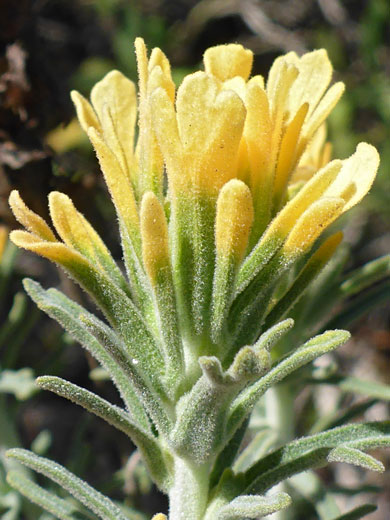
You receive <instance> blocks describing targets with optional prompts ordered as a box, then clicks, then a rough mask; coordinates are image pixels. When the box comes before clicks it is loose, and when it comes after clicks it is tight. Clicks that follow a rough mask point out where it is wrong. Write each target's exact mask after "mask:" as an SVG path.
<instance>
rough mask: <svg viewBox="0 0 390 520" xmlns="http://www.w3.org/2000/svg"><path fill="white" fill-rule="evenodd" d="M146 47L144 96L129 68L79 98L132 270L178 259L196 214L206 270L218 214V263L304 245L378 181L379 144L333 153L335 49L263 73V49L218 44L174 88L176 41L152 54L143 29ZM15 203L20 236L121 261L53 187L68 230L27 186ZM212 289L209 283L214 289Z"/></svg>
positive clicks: (43, 248)
mask: <svg viewBox="0 0 390 520" xmlns="http://www.w3.org/2000/svg"><path fill="white" fill-rule="evenodd" d="M135 47H136V56H137V61H138V72H139V87H138V102H137V94H136V87H135V85H134V83H133V82H132V81H130V80H129V79H127V78H126V77H125V76H123V74H121V73H120V72H119V71H112V72H110V73H109V74H107V75H106V76H105V77H104V78H103V79H102V80H101V81H100V82H99V83H98V84H97V85H96V86H95V87H94V88H93V90H92V92H91V101H88V100H87V99H85V98H84V97H83V96H81V95H80V94H79V93H77V92H73V93H72V99H73V101H74V103H75V106H76V110H77V115H78V118H79V121H80V124H81V126H82V128H83V129H84V130H85V132H87V134H88V136H89V138H90V140H91V142H92V145H93V147H94V148H95V151H96V154H97V157H98V159H99V162H100V165H101V169H102V171H103V174H104V177H105V180H106V183H107V186H108V189H109V191H110V194H111V196H112V199H113V202H114V204H115V207H116V210H117V214H118V219H119V225H120V230H121V238H122V242H124V243H125V244H126V251H127V253H125V256H126V254H127V257H131V258H133V259H134V265H135V267H134V269H133V271H132V273H133V274H134V272H137V273H138V272H143V275H144V276H146V277H147V278H148V279H149V282H150V283H151V285H152V286H153V285H154V284H156V279H157V277H158V270H159V269H160V268H161V266H163V265H166V266H168V268H172V269H175V268H176V267H177V262H176V264H175V255H176V258H179V255H182V256H183V254H184V253H185V251H184V249H185V248H184V246H183V243H184V242H183V243H179V242H180V240H181V239H182V238H183V237H185V239H186V240H187V242H188V244H189V245H190V247H191V243H192V242H191V241H192V237H191V229H192V228H191V226H193V228H194V236H195V238H194V244H195V245H194V248H193V251H194V252H193V256H192V257H190V255H189V256H188V258H191V261H192V262H193V264H194V265H195V270H196V266H197V256H196V255H199V254H201V253H202V251H203V246H202V244H201V243H200V242H201V241H202V232H203V230H204V229H206V230H207V226H210V220H211V225H212V226H213V227H214V244H213V247H212V248H210V247H209V246H210V244H209V245H208V246H207V247H206V250H207V251H209V253H208V255H209V256H208V257H207V258H209V259H210V258H211V260H212V261H213V262H214V261H218V258H219V257H221V256H223V257H230V258H233V257H234V258H235V259H236V261H237V263H241V262H244V263H245V262H246V260H248V258H252V261H253V258H255V259H256V254H259V253H258V252H259V251H261V252H264V251H266V250H270V248H271V249H272V247H274V248H276V249H278V250H280V251H281V253H282V254H283V255H285V256H291V257H294V258H295V257H297V258H298V257H299V256H301V255H303V254H305V253H307V252H308V250H309V249H310V248H311V247H312V246H313V243H314V242H315V241H316V240H317V239H318V237H319V236H320V235H321V234H322V233H323V231H324V230H325V229H326V228H327V227H329V225H330V224H331V223H332V222H334V220H335V219H337V217H338V216H340V215H341V214H342V213H344V212H345V211H347V210H349V209H350V208H352V207H353V206H354V205H355V204H357V203H358V202H359V201H360V200H361V199H362V197H364V195H365V194H366V193H367V192H368V191H369V189H370V187H371V185H372V182H373V180H374V177H375V175H376V171H377V168H378V164H379V158H378V154H377V151H376V150H375V148H374V147H373V146H371V145H369V144H366V143H361V144H360V145H358V147H357V149H356V151H355V153H354V154H353V155H352V156H351V157H350V158H349V159H346V160H337V159H336V160H333V161H330V154H331V147H330V145H329V144H328V143H326V128H325V121H326V118H327V117H328V115H329V114H330V112H331V111H332V110H333V108H334V107H335V105H336V103H337V102H338V100H339V99H340V97H341V95H342V93H343V91H344V85H343V84H342V83H340V82H338V83H335V84H333V85H332V86H330V84H331V80H332V72H333V70H332V65H331V63H330V61H329V59H328V56H327V53H326V51H325V50H323V49H321V50H316V51H313V52H310V53H307V54H304V55H303V56H301V57H299V56H298V55H297V54H296V53H294V52H290V53H288V54H286V55H284V56H281V57H279V58H278V59H277V60H276V61H275V62H274V64H273V66H272V68H271V70H270V72H269V75H268V78H267V80H264V78H262V77H261V76H256V75H255V76H253V77H250V73H251V69H252V62H253V53H252V51H250V50H248V49H245V48H244V47H242V46H241V45H238V44H229V45H220V46H216V47H212V48H210V49H208V50H207V51H206V52H205V55H204V70H200V71H197V72H195V73H193V74H189V75H187V76H186V77H185V78H184V80H183V81H182V83H181V85H180V86H179V87H178V89H177V91H175V86H174V83H173V80H172V76H171V69H170V64H169V61H168V59H167V57H166V56H165V55H164V53H163V52H162V51H161V50H160V49H153V51H152V52H151V54H150V57H149V58H148V54H147V50H146V47H145V44H144V42H143V40H142V39H139V38H138V39H137V40H136V42H135ZM137 104H138V108H137ZM137 114H138V115H137ZM137 121H138V126H139V131H138V140H137V142H135V135H136V133H137V132H136V129H135V125H136V124H137ZM165 177H166V178H165ZM10 204H11V207H12V209H13V211H14V213H15V216H16V218H17V219H18V220H19V222H20V223H21V224H22V225H23V226H24V227H25V228H26V230H27V231H26V232H22V231H16V232H14V233H12V234H11V238H12V240H13V241H14V242H15V243H16V244H17V245H19V246H21V247H24V248H26V249H30V250H32V251H34V252H36V253H38V254H41V255H42V256H46V257H47V258H50V259H51V260H53V261H55V262H58V263H59V264H64V265H65V263H67V262H71V261H72V255H73V257H74V258H77V261H78V262H80V261H81V258H83V259H85V261H86V262H89V263H91V264H93V265H94V268H97V269H101V270H102V271H106V272H108V271H109V270H110V266H112V258H111V256H110V254H109V252H108V251H107V249H106V248H105V246H104V244H103V242H102V241H101V239H100V238H99V237H98V235H97V234H96V232H95V231H94V230H93V228H92V227H91V226H90V224H89V223H88V222H87V221H86V220H85V218H84V217H83V216H82V215H81V214H80V213H79V212H77V210H76V209H75V208H74V206H73V204H72V202H71V201H70V200H69V198H68V197H66V196H65V195H63V194H60V193H53V194H51V195H50V197H49V205H50V213H51V216H52V221H53V224H54V227H55V229H56V231H57V233H58V235H59V236H60V238H61V240H62V241H63V242H61V241H59V240H58V239H57V238H56V236H55V234H54V233H53V231H52V230H51V229H50V227H49V226H48V225H47V224H46V223H45V222H44V221H43V220H42V219H41V218H40V217H39V216H38V215H35V214H34V213H33V212H32V211H31V210H30V209H28V208H27V207H26V205H25V204H24V203H23V201H22V200H21V198H20V196H19V194H18V193H17V192H13V193H12V194H11V197H10ZM183 206H184V207H185V209H184V210H183ZM202 208H203V209H202ZM204 208H206V209H204ZM210 208H211V209H210ZM207 212H208V213H209V215H208V214H207ZM205 214H207V215H206V216H205ZM210 215H211V216H210ZM181 219H182V220H184V219H185V220H186V222H185V224H184V223H183V222H182V221H181ZM178 230H179V231H178ZM180 230H181V231H180ZM183 230H184V231H183ZM196 230H197V231H196ZM199 230H200V231H199ZM180 233H182V234H180ZM196 233H198V234H196ZM199 233H200V235H199ZM209 236H210V234H209V235H208V237H209ZM180 237H182V238H180ZM183 240H184V239H183ZM205 240H206V238H205ZM207 240H209V238H207ZM180 244H181V245H180ZM180 247H181V248H182V249H180ZM207 248H208V249H207ZM267 248H268V249H267ZM211 249H214V254H210V250H211ZM183 251H184V253H183ZM256 252H257V253H256ZM267 254H268V253H267ZM132 255H133V256H132ZM252 263H253V262H252ZM170 264H172V265H170ZM199 265H201V268H200V270H199V272H203V271H202V269H203V268H204V266H203V267H202V265H203V264H202V262H200V264H199ZM245 265H247V264H245ZM172 266H173V267H172ZM175 266H176V267H175ZM188 269H189V268H188ZM251 269H252V268H251ZM206 270H207V269H206ZM130 271H131V270H130ZM204 272H205V271H204ZM243 272H244V273H245V272H246V271H245V269H244V270H243ZM188 273H189V274H188ZM188 273H187V274H186V276H187V278H186V280H187V279H189V278H188V277H190V276H191V273H190V271H188ZM130 276H131V275H130ZM174 276H175V275H174ZM238 276H240V275H238ZM174 283H176V282H174ZM183 283H184V282H181V284H182V286H183ZM177 284H178V286H180V283H179V282H177ZM198 285H199V283H198ZM182 286H181V289H180V290H183V287H182ZM210 290H211V289H210ZM179 292H180V291H179ZM210 298H211V297H210V295H208V296H207V291H206V292H205V296H204V299H205V301H206V302H207V301H210ZM184 300H185V298H184V299H183V298H180V297H179V301H184Z"/></svg>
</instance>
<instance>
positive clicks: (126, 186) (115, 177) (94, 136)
mask: <svg viewBox="0 0 390 520" xmlns="http://www.w3.org/2000/svg"><path fill="white" fill-rule="evenodd" d="M88 136H89V138H90V140H91V142H92V144H93V147H94V148H95V151H96V155H97V157H98V159H99V163H100V167H101V169H102V172H103V174H104V178H105V181H106V184H107V187H108V189H109V191H110V193H111V197H112V199H113V201H114V204H115V207H116V210H117V213H118V215H119V216H120V217H121V219H122V220H123V222H124V224H125V226H126V228H127V230H128V231H129V233H130V235H131V236H134V232H136V231H137V230H138V229H139V219H138V213H137V206H136V202H135V198H134V192H133V189H132V187H131V184H130V181H129V179H128V178H127V175H126V174H125V173H124V171H123V170H122V168H121V166H120V164H119V162H118V160H117V158H116V157H115V155H114V154H113V152H112V151H111V150H110V148H109V147H108V146H107V144H106V143H105V142H104V141H103V139H102V138H101V136H100V135H99V134H98V133H97V132H96V130H95V129H94V128H90V129H89V132H88Z"/></svg>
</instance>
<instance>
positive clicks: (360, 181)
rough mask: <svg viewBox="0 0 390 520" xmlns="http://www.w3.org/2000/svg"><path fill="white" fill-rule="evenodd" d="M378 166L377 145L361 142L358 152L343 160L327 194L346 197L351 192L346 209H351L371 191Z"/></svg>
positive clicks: (328, 195) (327, 195)
mask: <svg viewBox="0 0 390 520" xmlns="http://www.w3.org/2000/svg"><path fill="white" fill-rule="evenodd" d="M378 167H379V154H378V152H377V151H376V149H375V147H374V146H372V145H370V144H367V143H360V144H359V145H358V146H357V148H356V152H355V153H354V154H353V155H351V157H350V158H349V159H346V160H344V161H343V165H342V168H341V170H340V173H339V174H338V176H337V178H336V179H335V181H334V182H333V183H332V185H331V186H330V187H329V189H328V190H327V191H326V193H325V196H326V197H340V196H341V197H343V198H344V197H346V194H347V193H349V194H350V196H349V197H348V200H347V201H346V204H345V207H344V211H347V210H349V209H350V208H352V207H353V206H355V204H357V203H358V202H360V201H361V200H362V198H363V197H364V196H365V195H366V194H367V193H368V192H369V190H370V188H371V186H372V183H373V182H374V179H375V176H376V172H377V170H378ZM346 198H347V197H346Z"/></svg>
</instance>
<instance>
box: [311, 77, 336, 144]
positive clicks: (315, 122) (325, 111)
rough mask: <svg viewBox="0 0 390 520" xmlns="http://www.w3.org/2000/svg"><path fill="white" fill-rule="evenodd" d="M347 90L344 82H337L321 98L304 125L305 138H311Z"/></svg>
mask: <svg viewBox="0 0 390 520" xmlns="http://www.w3.org/2000/svg"><path fill="white" fill-rule="evenodd" d="M344 90H345V85H344V83H341V82H339V83H335V84H334V85H332V87H331V88H330V89H329V90H328V92H327V93H326V94H325V96H324V97H323V98H322V99H321V101H320V102H319V104H318V106H317V107H316V108H315V110H314V111H313V113H312V114H311V116H310V118H309V119H308V121H307V122H306V123H305V126H304V130H303V131H304V134H305V138H306V139H307V140H309V139H310V138H311V137H312V136H313V134H314V133H315V132H316V131H317V130H318V128H319V127H320V126H321V125H322V124H323V122H324V121H325V120H326V118H327V117H328V116H329V114H330V113H331V112H332V110H333V109H334V107H335V106H336V104H337V103H338V101H339V99H340V98H341V96H342V95H343V93H344Z"/></svg>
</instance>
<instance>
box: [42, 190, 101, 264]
mask: <svg viewBox="0 0 390 520" xmlns="http://www.w3.org/2000/svg"><path fill="white" fill-rule="evenodd" d="M49 207H50V214H51V218H52V220H53V224H54V226H55V228H56V230H57V232H58V234H59V235H60V237H61V238H62V240H63V241H64V242H65V244H67V245H68V246H70V247H73V248H74V249H76V250H77V251H79V252H80V253H82V254H83V255H85V256H86V257H87V258H88V259H89V260H91V261H92V262H98V263H100V260H99V257H100V256H106V257H109V258H111V255H110V253H109V252H108V249H107V248H106V246H105V245H104V243H103V241H102V240H101V238H100V237H99V235H98V234H97V233H96V231H95V230H94V229H93V227H92V226H91V224H90V223H89V222H88V221H87V220H86V218H85V217H84V216H83V215H82V214H81V213H79V212H78V211H77V210H76V208H75V207H74V205H73V202H72V201H71V199H70V198H69V197H68V196H67V195H65V194H64V193H60V192H58V191H52V192H51V193H50V195H49Z"/></svg>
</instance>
